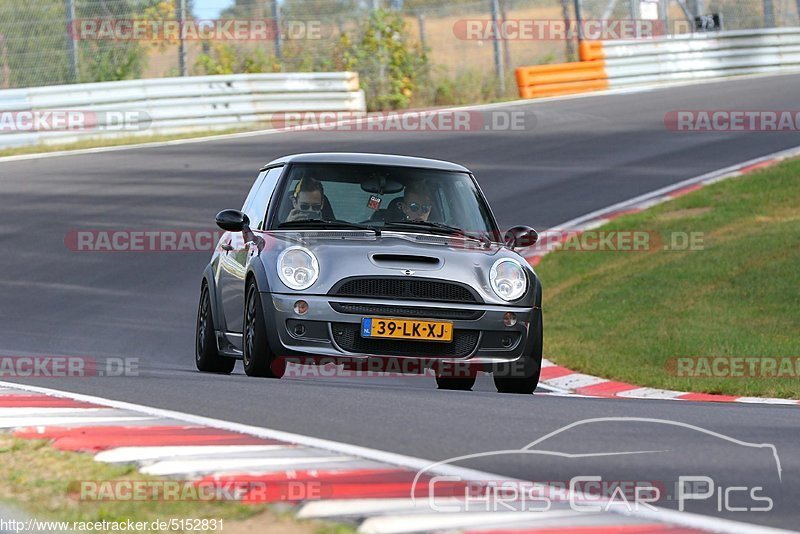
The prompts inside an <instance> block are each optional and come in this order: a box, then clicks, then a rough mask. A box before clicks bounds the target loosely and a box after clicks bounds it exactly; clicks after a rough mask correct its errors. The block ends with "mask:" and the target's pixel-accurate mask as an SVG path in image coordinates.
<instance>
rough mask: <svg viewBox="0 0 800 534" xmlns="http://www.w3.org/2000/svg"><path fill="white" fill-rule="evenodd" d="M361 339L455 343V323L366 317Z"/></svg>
mask: <svg viewBox="0 0 800 534" xmlns="http://www.w3.org/2000/svg"><path fill="white" fill-rule="evenodd" d="M361 337H380V338H390V339H411V340H414V341H439V342H447V343H449V342H451V341H453V323H448V322H443V321H418V320H415V319H384V318H381V317H365V318H363V319H362V320H361Z"/></svg>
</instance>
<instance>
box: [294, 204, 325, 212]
mask: <svg viewBox="0 0 800 534" xmlns="http://www.w3.org/2000/svg"><path fill="white" fill-rule="evenodd" d="M298 206H299V207H300V211H322V204H311V203H309V202H300V203H299V204H298Z"/></svg>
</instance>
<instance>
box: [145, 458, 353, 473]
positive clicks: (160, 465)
mask: <svg viewBox="0 0 800 534" xmlns="http://www.w3.org/2000/svg"><path fill="white" fill-rule="evenodd" d="M354 459H355V458H352V457H350V456H308V457H297V456H295V457H285V458H215V459H214V461H213V462H209V461H208V460H165V461H163V462H156V463H153V464H150V465H146V466H144V467H142V468H141V469H139V471H141V472H142V473H144V474H145V475H160V476H170V475H198V474H205V473H213V472H216V471H236V470H239V469H251V470H252V469H258V468H259V467H282V468H290V469H299V467H298V466H299V465H303V464H305V465H312V466H317V465H324V464H331V463H341V462H349V461H352V460H354Z"/></svg>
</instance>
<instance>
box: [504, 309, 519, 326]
mask: <svg viewBox="0 0 800 534" xmlns="http://www.w3.org/2000/svg"><path fill="white" fill-rule="evenodd" d="M503 324H504V325H506V326H514V325H515V324H517V314H516V313H514V312H506V314H505V315H503Z"/></svg>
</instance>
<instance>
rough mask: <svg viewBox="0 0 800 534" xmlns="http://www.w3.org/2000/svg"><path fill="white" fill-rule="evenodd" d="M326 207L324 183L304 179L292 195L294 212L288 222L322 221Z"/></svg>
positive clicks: (312, 179) (287, 219) (291, 212)
mask: <svg viewBox="0 0 800 534" xmlns="http://www.w3.org/2000/svg"><path fill="white" fill-rule="evenodd" d="M324 207H325V189H324V188H323V187H322V182H320V181H319V180H316V179H314V178H303V179H301V180H300V181H299V182H298V183H297V187H295V189H294V194H293V195H292V208H293V209H292V211H290V212H289V216H288V217H286V221H287V222H290V221H308V220H312V219H322V210H323V208H324Z"/></svg>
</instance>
